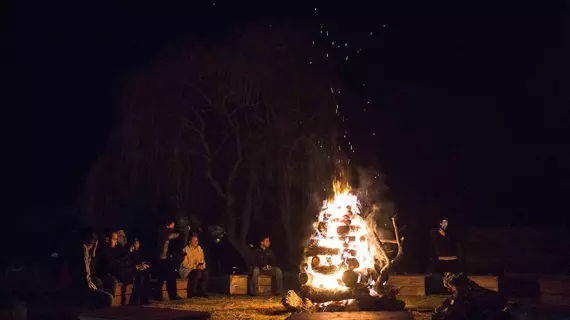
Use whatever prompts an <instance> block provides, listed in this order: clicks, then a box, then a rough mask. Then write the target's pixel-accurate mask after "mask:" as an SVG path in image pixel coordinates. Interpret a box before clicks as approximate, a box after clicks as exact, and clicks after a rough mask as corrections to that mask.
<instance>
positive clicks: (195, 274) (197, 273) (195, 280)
mask: <svg viewBox="0 0 570 320" xmlns="http://www.w3.org/2000/svg"><path fill="white" fill-rule="evenodd" d="M200 281H202V270H192V295H193V296H198V295H199V294H200V292H199V291H198V288H199V287H200Z"/></svg>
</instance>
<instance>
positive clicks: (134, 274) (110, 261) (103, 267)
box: [98, 232, 150, 304]
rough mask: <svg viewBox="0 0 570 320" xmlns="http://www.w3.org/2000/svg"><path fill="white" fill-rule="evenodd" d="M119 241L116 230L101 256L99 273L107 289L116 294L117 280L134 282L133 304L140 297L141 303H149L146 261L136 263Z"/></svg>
mask: <svg viewBox="0 0 570 320" xmlns="http://www.w3.org/2000/svg"><path fill="white" fill-rule="evenodd" d="M127 250H128V249H127V248H123V247H121V246H120V245H119V243H118V235H117V233H116V232H113V233H111V235H110V236H109V244H108V246H107V248H106V249H105V250H104V251H103V253H102V254H101V255H100V257H99V259H100V260H99V265H98V267H99V270H98V272H99V274H100V276H101V277H102V279H104V280H103V284H104V288H105V291H107V292H109V293H111V294H114V293H115V287H116V285H117V282H121V283H123V284H134V288H133V294H132V295H131V304H135V303H136V302H137V300H138V299H139V298H140V303H141V304H147V303H148V291H149V290H148V289H149V288H148V285H149V282H150V279H149V274H148V271H147V269H148V268H149V266H148V265H147V264H145V263H142V262H141V263H139V264H134V263H133V262H132V260H131V258H130V252H128V251H127Z"/></svg>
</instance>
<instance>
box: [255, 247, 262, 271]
mask: <svg viewBox="0 0 570 320" xmlns="http://www.w3.org/2000/svg"><path fill="white" fill-rule="evenodd" d="M260 251H261V250H260V249H257V250H255V251H254V252H253V266H254V267H258V268H261V267H262V264H263V261H262V260H263V257H262V256H261V252H260Z"/></svg>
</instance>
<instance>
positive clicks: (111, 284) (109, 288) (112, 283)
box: [91, 274, 118, 297]
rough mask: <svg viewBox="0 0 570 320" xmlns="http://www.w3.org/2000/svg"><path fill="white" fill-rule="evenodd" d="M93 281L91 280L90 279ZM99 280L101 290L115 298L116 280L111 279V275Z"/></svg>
mask: <svg viewBox="0 0 570 320" xmlns="http://www.w3.org/2000/svg"><path fill="white" fill-rule="evenodd" d="M91 280H93V278H91ZM100 280H101V285H102V287H101V290H103V291H105V292H108V293H110V294H111V295H112V296H113V297H114V296H115V290H116V288H117V282H118V281H117V278H115V277H113V276H112V275H110V274H108V275H105V276H102V277H101V278H100ZM95 285H96V286H97V284H95Z"/></svg>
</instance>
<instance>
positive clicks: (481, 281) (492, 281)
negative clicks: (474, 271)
mask: <svg viewBox="0 0 570 320" xmlns="http://www.w3.org/2000/svg"><path fill="white" fill-rule="evenodd" d="M467 278H469V279H470V280H471V281H473V282H475V283H476V284H478V285H480V286H481V287H483V288H485V289H489V290H493V291H497V292H499V278H497V277H495V276H467Z"/></svg>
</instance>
